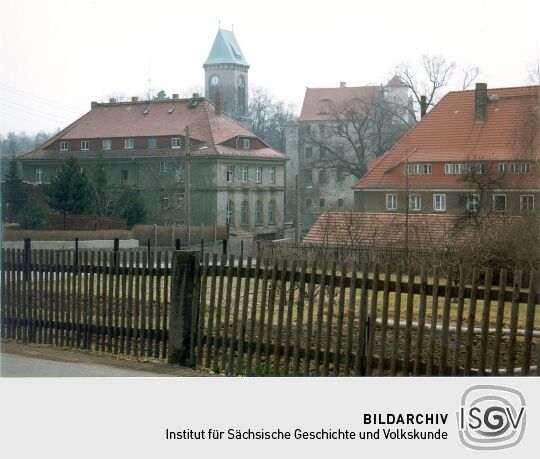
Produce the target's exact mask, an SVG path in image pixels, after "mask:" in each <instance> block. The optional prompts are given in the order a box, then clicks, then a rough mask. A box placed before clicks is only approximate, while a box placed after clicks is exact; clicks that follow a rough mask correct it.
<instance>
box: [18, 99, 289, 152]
mask: <svg viewBox="0 0 540 459" xmlns="http://www.w3.org/2000/svg"><path fill="white" fill-rule="evenodd" d="M194 101H196V102H197V103H196V104H193V102H194ZM186 127H189V130H190V135H191V138H192V141H193V142H194V143H199V144H204V145H205V146H207V147H208V148H206V149H204V150H200V151H199V152H194V154H201V155H202V154H204V155H208V154H221V155H226V156H230V155H232V156H242V157H246V156H249V157H253V158H269V159H271V158H276V159H282V160H285V159H286V156H285V155H284V154H283V153H280V152H278V151H276V150H274V149H272V148H271V147H269V146H268V145H267V144H266V143H265V142H264V141H262V140H261V142H262V144H263V145H264V147H263V148H259V149H250V150H243V149H242V150H241V149H236V148H231V147H230V146H225V145H223V143H224V142H226V141H227V140H230V139H233V138H236V137H251V138H255V137H256V135H255V134H254V133H253V132H252V131H251V130H249V129H247V128H246V127H245V126H243V125H242V124H240V123H239V122H237V121H236V120H234V119H233V118H231V117H230V116H229V115H227V114H226V113H221V114H217V113H216V112H215V106H214V104H212V103H211V102H210V101H209V100H207V99H205V98H199V99H167V100H159V101H152V102H120V103H109V104H95V105H94V106H93V107H92V109H91V110H90V111H89V112H88V113H86V114H85V115H83V116H82V117H80V118H79V119H78V120H76V121H75V122H74V123H72V124H70V125H69V126H68V127H66V128H65V129H63V130H62V131H60V132H59V133H58V134H56V135H55V136H53V137H52V138H51V139H49V140H48V141H46V142H45V143H43V144H42V145H40V146H39V147H37V148H36V149H35V150H33V151H31V152H29V153H26V154H25V155H22V156H21V159H40V158H43V159H45V158H47V159H55V158H58V159H61V157H62V156H65V155H66V153H65V152H60V151H58V150H57V149H55V150H53V149H52V148H51V147H52V146H53V144H54V143H55V142H56V141H57V140H70V139H110V138H130V137H159V136H175V135H177V136H183V135H184V131H185V128H186ZM175 152H178V150H175ZM81 153H83V152H81ZM67 154H69V152H68V153H67ZM77 154H79V153H77ZM129 154H130V155H133V151H129ZM152 154H155V153H153V152H142V155H143V156H144V155H146V156H151V155H152ZM81 156H82V155H81Z"/></svg>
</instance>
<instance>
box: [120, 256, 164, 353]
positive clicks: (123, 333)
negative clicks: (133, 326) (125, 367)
mask: <svg viewBox="0 0 540 459" xmlns="http://www.w3.org/2000/svg"><path fill="white" fill-rule="evenodd" d="M119 255H120V254H119ZM120 260H122V268H124V269H122V274H121V278H120V281H121V291H122V298H119V299H118V300H119V303H120V305H119V306H120V307H119V311H120V312H119V315H120V323H119V327H120V328H119V329H118V328H117V330H118V334H119V339H120V343H119V352H120V354H125V352H126V314H127V295H128V291H127V281H128V277H129V266H128V265H127V253H126V252H122V253H121V256H119V257H118V261H120ZM154 357H155V356H154Z"/></svg>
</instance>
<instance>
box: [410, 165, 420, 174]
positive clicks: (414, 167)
mask: <svg viewBox="0 0 540 459" xmlns="http://www.w3.org/2000/svg"><path fill="white" fill-rule="evenodd" d="M412 173H413V174H414V175H420V174H421V173H422V164H413V165H412Z"/></svg>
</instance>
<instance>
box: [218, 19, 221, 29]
mask: <svg viewBox="0 0 540 459" xmlns="http://www.w3.org/2000/svg"><path fill="white" fill-rule="evenodd" d="M218 29H221V19H220V20H218Z"/></svg>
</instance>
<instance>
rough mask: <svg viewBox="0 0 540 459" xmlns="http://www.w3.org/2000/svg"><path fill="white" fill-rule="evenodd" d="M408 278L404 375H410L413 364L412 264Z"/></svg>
mask: <svg viewBox="0 0 540 459" xmlns="http://www.w3.org/2000/svg"><path fill="white" fill-rule="evenodd" d="M407 278H408V280H407V311H406V313H405V334H404V336H403V341H404V349H403V371H402V375H403V376H408V375H409V370H410V366H411V330H412V319H413V306H414V269H413V267H412V266H411V265H410V264H409V268H408V270H407Z"/></svg>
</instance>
